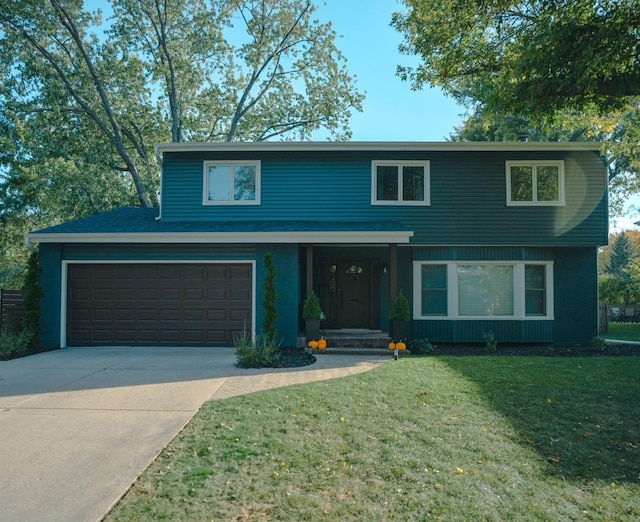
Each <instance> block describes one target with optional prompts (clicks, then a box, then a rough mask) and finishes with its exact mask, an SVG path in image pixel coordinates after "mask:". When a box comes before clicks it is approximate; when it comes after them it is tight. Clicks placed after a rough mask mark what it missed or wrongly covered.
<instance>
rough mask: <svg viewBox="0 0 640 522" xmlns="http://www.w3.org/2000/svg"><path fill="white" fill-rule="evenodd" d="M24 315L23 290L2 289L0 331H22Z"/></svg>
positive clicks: (0, 295)
mask: <svg viewBox="0 0 640 522" xmlns="http://www.w3.org/2000/svg"><path fill="white" fill-rule="evenodd" d="M23 317H24V304H23V291H22V290H0V331H3V332H19V331H21V330H22V318H23Z"/></svg>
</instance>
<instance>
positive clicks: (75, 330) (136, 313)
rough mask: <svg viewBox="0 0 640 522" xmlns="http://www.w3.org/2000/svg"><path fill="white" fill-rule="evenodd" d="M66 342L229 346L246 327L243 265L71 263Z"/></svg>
mask: <svg viewBox="0 0 640 522" xmlns="http://www.w3.org/2000/svg"><path fill="white" fill-rule="evenodd" d="M68 268H69V271H68V278H67V279H68V287H67V299H68V303H67V344H68V345H70V346H74V345H75V346H87V345H134V346H135V345H144V346H152V345H157V346H161V345H165V346H166V345H177V346H179V345H185V346H186V345H189V346H230V345H232V344H233V339H234V334H237V333H239V332H242V330H243V328H245V325H249V326H248V328H250V325H251V317H252V294H251V288H252V277H253V276H252V271H253V268H252V265H251V264H247V263H225V264H211V263H210V264H193V263H182V264H180V263H169V264H165V263H131V264H127V263H114V264H77V265H74V264H69V265H68Z"/></svg>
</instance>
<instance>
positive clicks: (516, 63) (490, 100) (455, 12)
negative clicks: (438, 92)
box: [392, 0, 640, 115]
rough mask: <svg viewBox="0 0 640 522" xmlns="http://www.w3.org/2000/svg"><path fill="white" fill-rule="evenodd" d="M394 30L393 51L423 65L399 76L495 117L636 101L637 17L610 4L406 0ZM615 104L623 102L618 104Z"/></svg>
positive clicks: (624, 5)
mask: <svg viewBox="0 0 640 522" xmlns="http://www.w3.org/2000/svg"><path fill="white" fill-rule="evenodd" d="M404 3H405V5H406V6H407V9H408V11H407V12H406V13H396V14H395V15H394V18H393V22H392V25H393V26H394V27H395V28H396V29H397V30H398V31H399V32H400V33H402V34H403V35H404V42H403V45H402V46H401V48H400V50H401V52H404V53H405V54H417V55H418V56H420V58H421V59H422V63H421V65H420V66H418V67H417V68H414V69H401V75H402V76H403V77H404V78H406V79H408V80H410V81H411V82H412V83H413V85H414V87H415V88H420V87H421V86H422V85H424V84H425V83H429V84H431V85H440V86H442V87H443V88H444V89H445V90H447V91H449V92H450V93H451V94H452V95H453V96H455V97H456V98H458V99H461V100H464V99H465V98H466V96H468V95H471V96H472V97H473V98H475V99H477V100H479V101H480V102H482V103H485V104H487V105H488V106H490V107H492V108H493V109H500V110H501V111H502V112H506V113H510V112H516V113H527V114H536V115H548V114H552V113H553V112H554V111H556V110H559V109H562V108H567V107H571V108H581V107H583V106H585V105H586V104H590V103H596V104H598V105H599V106H600V107H603V108H606V109H609V108H611V107H613V106H619V104H620V103H624V98H626V97H628V96H634V95H637V94H640V82H639V81H638V80H640V62H638V51H637V49H638V44H639V42H640V36H639V35H638V32H637V27H638V25H640V13H639V12H638V10H637V9H636V8H635V7H634V6H633V5H632V4H633V2H615V1H613V0H600V1H598V2H595V3H594V2H590V1H588V0H578V1H576V0H572V1H568V0H566V1H559V2H549V1H546V0H534V1H532V2H519V1H516V0H493V1H483V2H480V1H478V2H462V1H459V0H406V1H405V2H404ZM621 100H622V101H621Z"/></svg>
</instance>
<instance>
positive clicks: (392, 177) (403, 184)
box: [371, 161, 430, 205]
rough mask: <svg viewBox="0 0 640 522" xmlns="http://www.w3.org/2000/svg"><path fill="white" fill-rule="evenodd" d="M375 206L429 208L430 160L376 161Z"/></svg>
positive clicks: (373, 197)
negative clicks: (416, 206)
mask: <svg viewBox="0 0 640 522" xmlns="http://www.w3.org/2000/svg"><path fill="white" fill-rule="evenodd" d="M372 172H373V174H372V182H371V188H372V195H371V199H372V203H373V204H374V205H429V204H430V201H429V162H428V161H374V162H373V165H372Z"/></svg>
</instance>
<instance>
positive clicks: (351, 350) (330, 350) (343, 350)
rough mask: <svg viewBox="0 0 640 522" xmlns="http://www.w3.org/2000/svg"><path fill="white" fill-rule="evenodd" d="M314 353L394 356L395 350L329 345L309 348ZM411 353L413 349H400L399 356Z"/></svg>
mask: <svg viewBox="0 0 640 522" xmlns="http://www.w3.org/2000/svg"><path fill="white" fill-rule="evenodd" d="M307 350H309V351H310V352H311V353H312V354H313V355H322V354H327V355H381V356H382V355H388V356H389V357H391V358H392V357H393V350H389V348H367V347H357V346H327V348H325V349H324V350H317V349H316V350H312V349H310V348H307ZM407 355H411V351H409V350H404V351H398V357H404V356H407Z"/></svg>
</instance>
